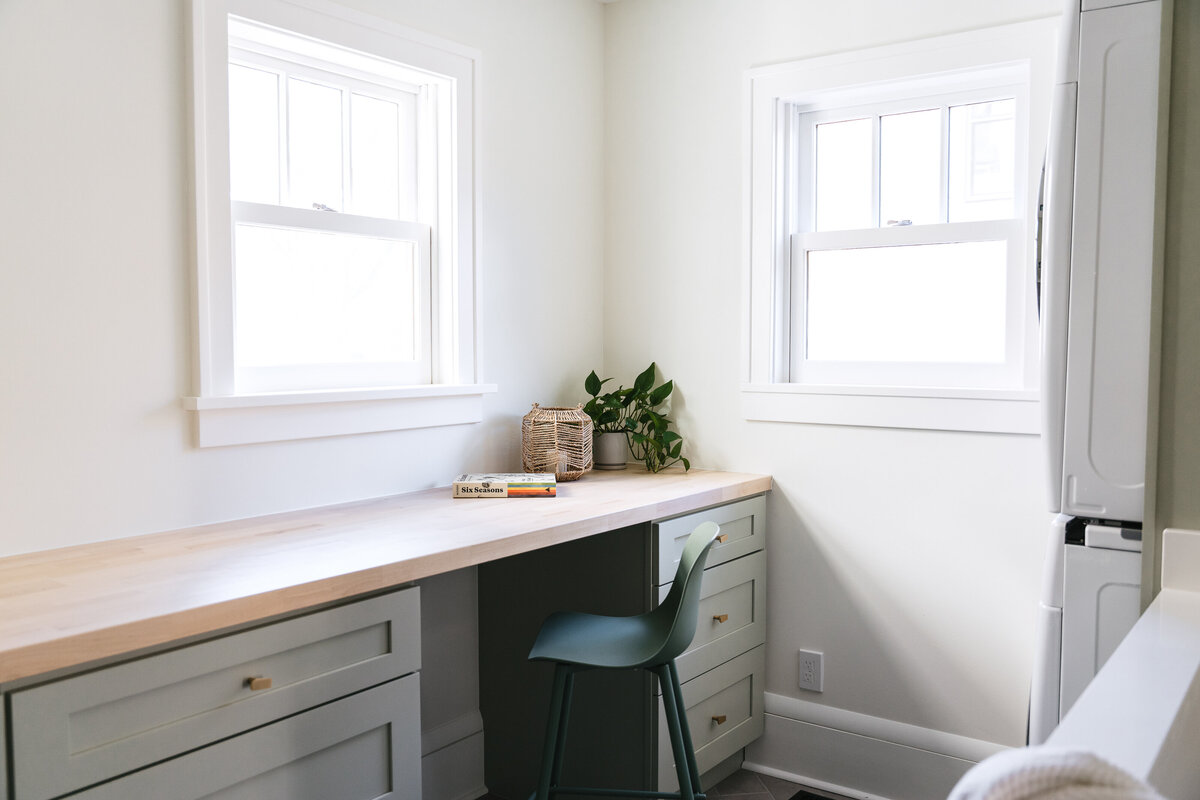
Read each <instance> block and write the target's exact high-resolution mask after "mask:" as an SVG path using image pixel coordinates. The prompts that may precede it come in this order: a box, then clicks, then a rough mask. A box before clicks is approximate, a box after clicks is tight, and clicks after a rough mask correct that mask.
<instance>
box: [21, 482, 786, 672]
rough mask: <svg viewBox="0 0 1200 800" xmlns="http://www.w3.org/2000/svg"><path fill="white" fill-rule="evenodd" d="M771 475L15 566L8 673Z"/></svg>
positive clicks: (578, 486) (162, 638)
mask: <svg viewBox="0 0 1200 800" xmlns="http://www.w3.org/2000/svg"><path fill="white" fill-rule="evenodd" d="M770 488H771V479H770V477H769V476H765V475H752V474H744V473H733V472H715V471H707V470H692V471H691V472H688V473H684V472H683V471H682V470H677V469H673V470H668V471H666V472H663V473H659V474H657V475H651V474H649V473H647V472H645V471H644V470H642V469H636V468H633V467H630V468H629V469H628V470H624V471H615V472H591V473H588V474H587V475H586V476H584V477H583V478H582V479H581V480H578V481H573V482H570V483H560V484H559V485H558V496H557V497H554V498H512V499H474V498H472V499H459V500H455V499H452V498H451V496H450V489H449V488H448V487H439V488H435V489H427V490H424V491H419V492H411V493H407V494H399V495H392V496H390V497H382V498H377V499H373V500H364V501H360V502H356V503H347V504H343V505H334V506H325V507H321V508H315V509H308V510H303V511H292V512H287V513H283V514H272V515H270V516H265V517H254V518H250V519H243V520H236V521H232V522H223V523H217V524H212V525H203V526H199V527H195V528H185V529H182V530H178V531H170V532H166V533H155V534H148V535H144V536H136V537H131V538H126V539H117V540H113V541H107V542H98V543H95V544H86V545H78V546H75V547H67V548H61V549H57V550H46V551H42V552H37V553H30V554H28V555H19V556H10V557H8V558H3V559H0V682H8V681H13V680H18V679H21V678H26V677H30V676H33V675H39V674H42V673H47V672H51V671H53V670H58V669H62V668H66V667H72V666H77V665H80V664H84V663H87V662H89V661H94V660H97V659H103V658H109V657H112V656H116V655H119V654H122V653H130V652H134V651H137V650H140V649H142V648H146V647H151V646H154V645H161V644H164V643H166V642H171V641H175V640H179V639H184V638H187V637H191V636H197V635H201V634H205V633H211V632H214V631H218V630H221V629H223V628H228V627H231V626H237V625H244V624H247V623H251V622H254V621H256V620H261V619H266V618H269V617H273V616H276V615H279V614H286V613H289V612H294V611H298V610H300V609H303V608H306V607H309V606H315V605H320V604H322V603H329V602H333V601H337V600H340V599H343V598H346V597H351V596H354V595H359V594H364V593H367V592H373V591H379V590H382V589H386V588H388V587H390V586H398V585H401V584H405V583H408V582H410V581H415V580H418V579H420V578H426V577H429V576H431V575H436V574H439V573H443V572H450V571H453V570H456V569H461V568H463V567H469V566H473V565H475V564H480V563H483V562H485V561H492V560H494V559H498V558H504V557H506V556H510V555H516V554H518V553H525V552H528V551H530V550H536V549H538V548H542V547H547V546H550V545H554V544H558V543H560V542H566V541H570V540H572V539H578V538H581V537H584V536H591V535H593V534H596V533H601V532H604V531H609V530H614V529H616V528H620V527H624V526H626V525H633V524H638V523H644V522H647V521H649V520H652V519H660V518H663V517H670V516H674V515H676V514H683V513H687V512H690V511H695V510H698V509H701V508H706V507H708V506H712V505H717V504H720V503H726V502H729V501H732V500H737V499H739V498H743V497H749V496H751V495H755V494H760V493H762V492H765V491H767V490H769V489H770Z"/></svg>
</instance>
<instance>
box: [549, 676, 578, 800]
mask: <svg viewBox="0 0 1200 800" xmlns="http://www.w3.org/2000/svg"><path fill="white" fill-rule="evenodd" d="M564 670H565V671H566V673H567V677H566V679H565V680H564V681H563V699H562V712H561V713H560V714H559V717H558V718H559V724H558V740H557V741H556V742H555V745H554V764H553V766H552V767H551V769H550V785H551V786H558V779H559V774H560V773H561V772H562V760H563V753H564V752H566V748H567V720H569V719H570V718H571V695H572V693H573V692H574V691H575V670H574V669H572V668H570V667H564Z"/></svg>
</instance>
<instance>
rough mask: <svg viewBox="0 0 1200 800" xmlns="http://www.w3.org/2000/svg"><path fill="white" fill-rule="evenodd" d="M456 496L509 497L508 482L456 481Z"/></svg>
mask: <svg viewBox="0 0 1200 800" xmlns="http://www.w3.org/2000/svg"><path fill="white" fill-rule="evenodd" d="M454 496H455V497H507V496H508V484H506V483H502V482H500V481H488V482H486V483H485V482H471V483H457V482H456V483H455V484H454Z"/></svg>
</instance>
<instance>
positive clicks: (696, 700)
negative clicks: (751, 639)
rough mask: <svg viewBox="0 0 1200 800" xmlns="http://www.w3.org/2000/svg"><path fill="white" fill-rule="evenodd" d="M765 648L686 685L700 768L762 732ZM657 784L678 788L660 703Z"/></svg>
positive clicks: (664, 788)
mask: <svg viewBox="0 0 1200 800" xmlns="http://www.w3.org/2000/svg"><path fill="white" fill-rule="evenodd" d="M765 651H766V647H765V646H762V645H760V646H759V647H756V648H754V649H753V650H751V651H750V652H748V653H743V654H742V655H740V656H738V657H737V658H735V659H733V660H731V661H727V662H725V663H724V664H722V665H721V666H719V667H717V668H716V669H714V670H710V671H709V672H706V673H704V674H703V675H700V676H697V677H696V678H693V679H692V680H690V681H687V682H685V683H684V684H683V687H682V688H683V705H684V708H685V709H686V714H687V721H688V729H689V730H690V731H691V734H692V745H693V747H694V748H695V751H696V764H697V766H699V768H700V772H701V773H705V772H707V771H708V770H710V769H712V768H713V767H715V766H716V765H717V764H720V763H721V762H722V761H724V760H725V759H727V758H729V757H730V756H731V755H733V754H734V753H736V752H737V751H738V750H741V749H742V748H743V747H745V746H746V745H748V744H750V742H752V741H754V740H755V739H757V738H758V737H760V736H762V733H763V706H762V702H763V700H762V699H763V678H764V672H765V664H766V654H765ZM718 720H723V721H720V722H718ZM658 788H659V791H667V792H671V791H677V790H678V789H679V781H678V780H677V779H676V777H675V758H674V754H673V753H672V752H671V737H670V734H669V733H668V732H667V719H666V712H665V711H663V707H662V704H661V703H659V707H658Z"/></svg>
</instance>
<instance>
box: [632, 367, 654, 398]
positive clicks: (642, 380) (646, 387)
mask: <svg viewBox="0 0 1200 800" xmlns="http://www.w3.org/2000/svg"><path fill="white" fill-rule="evenodd" d="M653 385H654V362H653V361H651V362H650V366H648V367H646V369H645V370H643V371H642V374H641V375H638V376H637V378H636V379H634V381H633V389H634V391H635V392H637V393H638V394H645V393H646V392H648V391H650V387H651V386H653Z"/></svg>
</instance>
